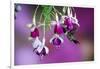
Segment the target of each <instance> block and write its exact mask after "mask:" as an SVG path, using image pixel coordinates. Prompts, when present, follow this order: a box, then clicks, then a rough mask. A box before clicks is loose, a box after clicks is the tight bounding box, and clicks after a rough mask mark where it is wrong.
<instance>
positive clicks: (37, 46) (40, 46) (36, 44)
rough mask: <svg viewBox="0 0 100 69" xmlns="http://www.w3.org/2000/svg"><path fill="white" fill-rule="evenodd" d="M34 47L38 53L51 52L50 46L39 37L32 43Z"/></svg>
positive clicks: (43, 54)
mask: <svg viewBox="0 0 100 69" xmlns="http://www.w3.org/2000/svg"><path fill="white" fill-rule="evenodd" d="M32 45H33V48H34V50H33V51H35V52H36V54H37V55H39V56H45V55H47V54H48V53H49V49H48V47H46V46H45V44H44V41H43V42H41V41H40V40H39V38H38V37H36V39H35V41H34V42H33V43H32Z"/></svg>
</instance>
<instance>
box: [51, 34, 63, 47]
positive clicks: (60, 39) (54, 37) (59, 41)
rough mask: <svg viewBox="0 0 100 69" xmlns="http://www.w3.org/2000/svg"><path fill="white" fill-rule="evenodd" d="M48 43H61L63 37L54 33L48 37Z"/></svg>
mask: <svg viewBox="0 0 100 69" xmlns="http://www.w3.org/2000/svg"><path fill="white" fill-rule="evenodd" d="M50 43H51V44H53V45H56V46H57V45H61V43H63V39H62V38H61V37H60V36H59V35H58V34H55V35H54V36H53V37H52V38H51V39H50Z"/></svg>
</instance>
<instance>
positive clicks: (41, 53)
mask: <svg viewBox="0 0 100 69" xmlns="http://www.w3.org/2000/svg"><path fill="white" fill-rule="evenodd" d="M36 54H37V55H39V56H41V55H43V56H45V55H46V50H45V48H43V49H42V51H41V52H40V53H39V52H38V51H37V52H36Z"/></svg>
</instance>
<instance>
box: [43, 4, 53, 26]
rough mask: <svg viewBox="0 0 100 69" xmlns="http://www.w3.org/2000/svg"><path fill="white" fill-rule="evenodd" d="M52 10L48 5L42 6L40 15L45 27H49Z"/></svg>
mask: <svg viewBox="0 0 100 69" xmlns="http://www.w3.org/2000/svg"><path fill="white" fill-rule="evenodd" d="M52 10H53V7H52V6H48V5H43V6H42V14H43V17H44V19H45V25H46V26H49V24H50V21H51V14H50V13H51V12H52Z"/></svg>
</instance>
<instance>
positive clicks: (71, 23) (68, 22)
mask: <svg viewBox="0 0 100 69" xmlns="http://www.w3.org/2000/svg"><path fill="white" fill-rule="evenodd" d="M64 25H66V26H67V29H68V30H73V29H74V25H77V27H79V24H78V20H77V19H76V18H75V17H69V16H66V17H65V19H64Z"/></svg>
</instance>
